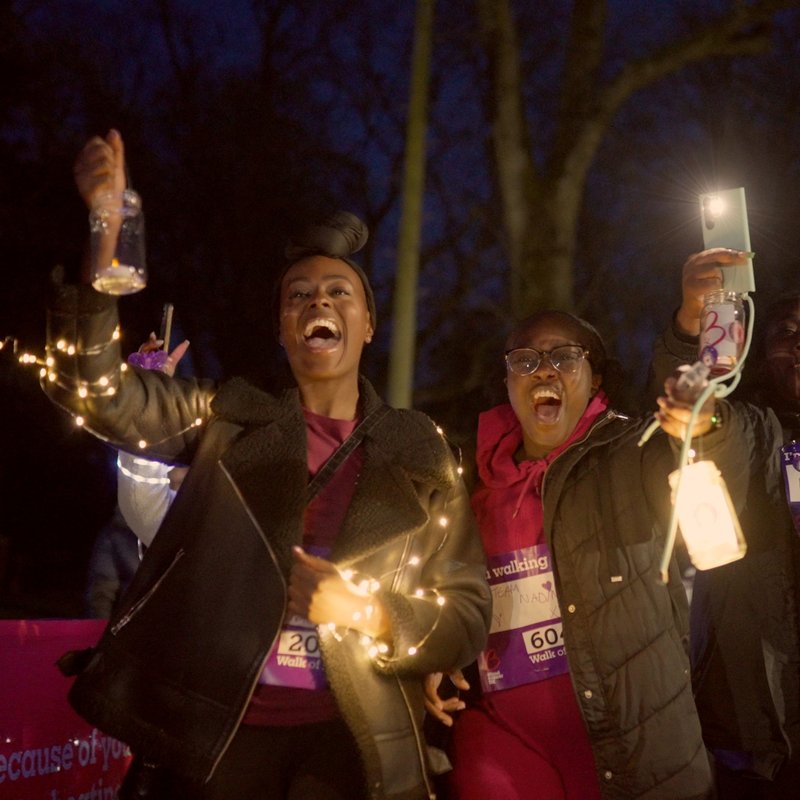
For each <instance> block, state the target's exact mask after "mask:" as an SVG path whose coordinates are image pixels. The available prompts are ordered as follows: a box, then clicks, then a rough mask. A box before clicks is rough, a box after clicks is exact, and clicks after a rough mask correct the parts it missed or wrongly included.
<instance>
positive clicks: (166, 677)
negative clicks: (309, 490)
mask: <svg viewBox="0 0 800 800" xmlns="http://www.w3.org/2000/svg"><path fill="white" fill-rule="evenodd" d="M116 326H117V318H116V304H115V303H114V302H113V301H112V300H110V299H109V298H106V297H103V296H100V295H98V294H96V293H93V292H88V290H84V289H81V290H80V291H79V292H76V291H75V290H74V289H72V288H67V289H65V290H64V291H63V292H62V294H61V295H60V297H59V298H58V299H57V301H56V302H55V304H54V305H53V306H52V308H51V310H50V313H49V330H48V342H49V348H50V352H51V354H53V355H54V357H55V364H54V365H53V374H54V375H55V376H56V379H55V380H53V381H48V380H45V381H44V382H43V383H44V387H45V389H46V391H48V393H49V394H50V396H51V398H52V399H53V400H55V401H56V402H58V403H59V404H61V405H63V406H65V407H67V408H68V409H69V410H70V411H72V412H73V413H79V414H81V415H83V416H84V418H85V420H86V425H87V427H88V428H89V429H90V430H92V431H93V432H95V433H96V434H98V435H100V436H102V437H104V438H106V439H109V440H110V441H111V442H112V443H113V444H115V445H117V446H121V447H123V448H126V449H131V450H136V448H137V442H139V441H140V440H142V439H144V440H146V441H148V442H151V443H152V444H151V445H149V446H148V447H147V448H146V449H145V451H144V453H145V455H147V456H148V457H151V458H152V457H156V458H160V459H163V460H167V461H169V460H180V461H184V462H186V463H190V464H191V467H190V470H189V472H188V474H187V476H186V478H185V480H184V483H183V485H182V487H181V490H180V491H179V493H178V495H177V497H176V498H175V501H174V503H173V504H172V506H171V507H170V509H169V511H168V512H167V515H166V517H165V519H164V522H163V524H162V526H161V528H160V530H159V534H158V536H157V537H156V538H155V540H154V542H153V544H152V546H151V547H150V548H149V549H148V551H147V554H146V556H145V558H144V560H143V561H142V564H141V566H140V568H139V571H138V572H137V574H136V576H135V578H134V580H133V583H132V584H131V586H130V588H129V590H128V592H127V593H126V595H125V597H124V598H123V602H122V603H121V606H120V609H119V611H118V612H117V613H116V614H115V616H114V617H113V618H112V619H111V620H110V623H109V626H108V628H107V630H106V632H105V634H104V636H103V638H102V639H101V641H100V642H99V644H98V646H97V648H96V649H95V651H94V653H93V655H92V657H91V659H90V660H89V662H88V664H87V665H85V667H84V668H83V669H82V670H81V672H80V674H79V675H78V677H77V679H76V681H75V683H74V685H73V687H72V689H71V691H70V701H71V703H72V704H73V706H74V707H75V709H76V710H77V711H78V712H79V713H80V714H81V715H82V716H84V717H85V718H86V719H88V720H89V721H91V722H92V724H94V725H97V726H98V727H99V728H101V729H102V730H104V731H106V732H107V733H109V734H111V735H113V736H115V737H117V738H119V739H121V740H122V741H124V742H126V743H128V744H129V745H130V746H131V747H132V748H133V750H134V751H135V752H137V753H139V754H140V755H142V756H144V757H146V758H150V759H154V760H156V761H158V762H160V763H163V764H164V765H166V766H168V767H170V768H172V769H174V770H176V771H177V772H180V773H182V774H184V775H186V776H188V777H190V778H194V779H199V780H203V779H205V778H207V777H208V776H210V775H211V774H212V772H213V770H214V768H215V765H216V764H217V763H218V761H219V759H220V758H221V756H222V754H223V753H224V751H225V749H226V747H227V745H228V743H229V742H230V740H231V738H232V737H233V735H234V733H235V731H236V728H237V726H238V724H239V722H240V720H241V718H242V716H243V714H244V711H245V709H246V707H247V704H248V701H249V699H250V696H251V694H252V692H253V689H254V687H255V685H256V682H257V680H258V676H259V674H260V672H261V668H262V665H263V662H264V660H265V658H266V655H267V653H268V651H269V649H270V647H271V645H272V643H273V641H274V640H275V637H276V636H277V633H278V631H279V629H280V624H281V621H282V618H283V614H284V609H285V604H286V585H287V578H288V573H289V569H290V565H291V548H292V546H293V545H295V544H299V543H300V542H301V539H302V534H303V514H304V509H305V504H306V498H305V490H306V483H307V474H308V472H307V465H306V441H305V425H304V421H303V416H302V409H301V406H300V401H299V395H298V392H297V390H291V391H288V392H287V393H286V394H284V395H283V396H280V397H274V396H272V395H270V394H267V393H265V392H262V391H260V390H258V389H256V388H254V387H253V386H251V385H249V384H247V383H245V382H244V381H241V380H233V381H230V382H228V383H226V384H224V385H223V386H222V387H221V388H220V389H219V390H218V391H217V392H216V393H214V389H213V387H212V386H210V385H201V384H198V383H197V382H193V381H180V380H174V379H170V378H168V377H167V376H164V375H162V374H160V373H153V372H147V371H140V370H137V369H130V368H129V369H128V370H127V371H125V372H124V373H122V374H121V375H120V373H119V371H118V365H119V351H118V345H117V343H116V340H115V339H114V337H113V331H114V330H115V328H116ZM59 340H63V341H66V342H73V343H76V345H77V350H78V353H77V355H69V354H68V353H67V351H66V350H65V349H63V348H62V349H59V348H58V346H57V342H58V341H59ZM103 375H105V376H107V377H109V379H110V386H111V387H112V390H113V394H110V395H108V396H106V397H103V398H99V399H98V398H94V399H91V398H86V399H80V398H79V397H78V395H77V394H76V392H75V391H74V390H75V388H76V386H78V385H79V384H80V383H81V382H83V383H84V384H85V383H86V382H89V383H92V382H96V381H98V380H99V378H100V377H101V376H103ZM94 385H95V386H97V385H99V384H97V383H95V384H94ZM360 392H361V404H362V413H363V414H364V415H366V414H369V413H370V411H372V410H373V409H374V408H376V407H378V406H380V405H382V401H381V400H380V399H379V398H378V397H377V395H376V394H375V392H374V391H373V389H372V388H371V386H370V385H369V384H368V383H367V382H366V381H362V382H361V384H360ZM198 423H200V424H198ZM362 447H363V450H364V461H363V466H362V470H361V473H360V476H359V482H358V485H357V487H356V490H355V494H354V496H353V499H352V502H351V505H350V508H349V511H348V514H347V517H346V519H345V521H344V524H343V528H342V530H341V531H340V533H339V535H338V538H337V540H336V542H335V545H334V548H333V551H332V553H331V559H332V560H333V561H334V562H335V563H336V564H337V565H339V566H341V567H349V568H352V569H353V570H355V571H356V572H358V573H361V574H365V575H369V576H372V577H376V578H378V579H379V580H380V582H381V589H380V590H379V596H380V598H381V600H382V601H383V603H384V604H385V606H386V608H387V610H388V612H389V614H390V616H391V620H392V628H393V634H394V655H392V654H390V656H389V657H384V658H380V659H376V658H371V657H370V656H369V655H368V653H367V651H366V649H365V646H364V645H363V644H362V643H361V641H360V638H361V637H360V636H359V635H358V634H357V633H354V632H347V633H345V634H344V635H341V636H339V637H336V636H334V635H333V634H332V633H331V632H329V631H328V630H327V629H324V628H320V630H319V635H320V644H321V651H322V656H323V661H324V664H325V670H326V673H327V676H328V681H329V683H330V686H331V688H332V690H333V693H334V696H335V698H336V700H337V703H338V705H339V708H340V711H341V713H342V716H343V718H344V719H345V721H346V722H347V724H348V725H349V727H350V729H351V731H352V732H353V735H354V737H355V739H356V741H357V743H358V745H359V748H360V751H361V754H362V758H363V763H364V770H365V776H366V785H367V787H368V789H369V792H370V796H371V797H373V798H391V799H392V800H416V799H417V798H424V797H431V796H433V792H432V789H431V788H430V781H429V779H428V777H427V774H426V773H427V769H428V764H427V753H426V747H425V743H424V741H423V739H422V735H421V723H422V717H423V711H424V706H423V695H422V684H421V679H422V677H423V676H424V675H426V674H427V673H429V672H434V671H441V670H449V669H451V668H455V667H458V666H463V665H465V664H467V663H468V662H470V661H471V660H472V659H474V658H475V656H476V655H477V653H478V652H479V650H480V649H481V647H482V646H483V645H484V643H485V639H486V635H487V631H488V624H489V614H490V608H491V597H490V593H489V590H488V587H487V585H486V582H485V577H484V570H485V566H484V557H483V551H482V547H481V544H480V540H479V537H478V534H477V531H476V528H475V522H474V518H473V517H472V512H471V510H470V508H469V502H468V498H467V495H466V491H465V489H464V486H463V484H462V482H461V479H460V477H459V476H458V474H457V470H456V463H455V461H454V459H453V457H452V454H451V452H450V449H449V447H448V446H447V444H446V442H445V440H444V438H443V437H442V436H441V435H440V433H438V432H437V430H436V428H435V426H434V424H433V423H432V422H431V421H430V420H429V419H428V418H427V417H426V416H424V415H423V414H420V413H418V412H414V411H404V410H396V409H390V410H389V412H388V413H387V414H385V415H384V416H383V417H382V418H381V419H380V421H379V422H378V423H377V424H376V425H375V426H374V428H373V429H372V430H371V431H370V432H369V433H368V434H367V436H366V438H365V439H364V441H363V443H362ZM139 452H142V451H141V450H139ZM443 519H446V520H447V523H446V525H445V524H442V521H443ZM412 555H413V556H416V557H417V559H418V562H417V561H416V560H411V559H410V557H411V556H412ZM418 588H422V589H435V590H436V592H437V593H438V594H439V595H441V596H442V597H444V598H445V603H444V605H439V604H438V603H437V602H436V596H435V595H434V594H433V593H430V592H428V593H426V594H425V595H424V596H423V597H417V596H415V590H417V589H418ZM420 642H423V644H421V645H420V646H419V647H418V649H417V650H416V652H413V654H411V655H409V654H408V650H409V648H410V647H412V646H414V645H418V644H419V643H420Z"/></svg>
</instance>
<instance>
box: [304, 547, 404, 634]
mask: <svg viewBox="0 0 800 800" xmlns="http://www.w3.org/2000/svg"><path fill="white" fill-rule="evenodd" d="M292 553H293V555H294V559H295V563H294V566H293V567H292V571H291V574H290V576H289V605H288V610H289V613H290V614H297V615H299V616H301V617H305V618H306V619H307V620H309V622H313V623H314V624H315V625H327V624H329V623H333V624H334V625H336V626H337V627H342V628H355V629H356V630H359V631H362V632H363V633H366V634H367V635H369V636H373V637H380V638H382V639H387V638H389V636H390V634H391V625H390V622H389V616H388V614H386V612H385V610H384V608H383V605H382V604H381V602H380V601H379V600H378V599H377V598H375V597H374V596H373V595H371V594H369V593H367V592H364V591H363V590H361V589H359V587H357V586H356V585H355V584H353V583H352V582H351V581H348V580H345V579H344V578H343V577H342V575H341V573H340V572H339V570H338V569H337V567H336V565H335V564H333V563H332V562H330V561H327V560H326V559H324V558H319V557H318V556H312V555H311V554H309V553H306V552H305V551H304V550H303V549H302V548H300V547H294V548H293V549H292Z"/></svg>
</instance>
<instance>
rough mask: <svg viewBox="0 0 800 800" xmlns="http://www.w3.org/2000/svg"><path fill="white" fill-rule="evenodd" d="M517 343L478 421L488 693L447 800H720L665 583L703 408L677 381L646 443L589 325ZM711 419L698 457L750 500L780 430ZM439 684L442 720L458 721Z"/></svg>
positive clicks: (536, 329) (550, 323)
mask: <svg viewBox="0 0 800 800" xmlns="http://www.w3.org/2000/svg"><path fill="white" fill-rule="evenodd" d="M506 347H507V351H506V354H505V360H506V367H507V377H506V384H507V391H508V400H509V402H508V404H504V405H500V406H497V407H495V408H493V409H491V410H489V411H487V412H485V413H484V414H482V415H481V417H480V421H479V426H478V446H477V462H478V474H479V478H480V484H479V486H478V488H477V489H476V491H475V492H474V494H473V498H472V503H473V508H474V510H475V512H476V516H477V518H478V523H479V527H480V530H481V536H482V538H483V543H484V548H485V550H486V553H487V562H488V574H489V576H490V583H491V585H492V590H493V594H494V608H493V615H492V616H493V620H492V628H491V632H490V637H489V642H488V644H487V647H486V648H485V649H484V650H483V652H482V653H481V655H480V656H479V658H478V670H479V676H480V686H481V696H480V698H479V699H478V700H477V701H473V702H469V701H468V702H467V707H466V709H465V710H464V711H462V712H461V713H460V716H459V717H458V719H457V720H456V722H455V725H454V727H453V732H452V743H451V748H450V751H451V757H452V761H453V767H454V769H453V771H452V773H450V790H451V797H452V798H453V800H478V798H486V797H502V798H504V800H514V799H515V798H520V799H521V798H529V797H532V796H536V797H542V798H547V800H562V799H568V800H592V798H607V799H608V800H611V798H623V797H624V798H645V797H646V798H650V799H651V800H655V799H656V798H660V799H661V800H688V799H689V798H705V797H708V796H709V794H710V791H711V772H710V767H709V761H708V757H707V755H706V752H705V748H704V746H703V741H702V737H701V731H700V723H699V720H698V716H697V711H696V709H695V705H694V701H693V698H692V689H691V684H690V679H689V654H688V647H687V645H688V642H687V638H688V637H687V634H688V608H687V601H686V596H685V592H684V588H683V584H682V582H681V580H680V575H679V572H678V569H677V566H676V564H675V561H674V559H673V560H672V562H671V564H670V569H669V581H668V583H667V584H666V585H665V584H664V583H663V582H662V579H661V576H660V573H659V565H660V560H661V557H662V552H663V548H664V544H665V534H666V530H667V524H668V520H669V514H670V505H669V502H670V500H669V485H668V475H669V473H670V472H671V471H672V470H674V468H675V466H676V460H677V459H676V450H677V447H678V442H677V439H675V437H679V438H681V437H683V435H684V432H685V427H686V423H687V421H688V418H689V412H690V403H689V401H690V400H691V399H693V398H689V397H686V396H683V395H681V394H680V392H678V391H677V389H676V382H675V379H674V378H670V379H669V380H668V381H667V382H666V384H665V390H666V394H665V396H663V397H661V398H659V402H658V406H659V411H658V413H657V418H658V420H659V421H660V423H661V428H662V429H663V431H660V432H657V433H656V434H655V435H653V436H652V437H651V438H650V439H649V441H647V443H646V444H645V445H644V446H641V447H640V446H639V444H638V443H639V440H640V438H641V436H642V432H643V430H644V429H645V428H646V427H647V425H648V423H649V421H650V420H644V419H643V420H634V419H631V418H628V417H625V416H623V415H621V414H619V413H618V412H616V411H615V410H614V406H613V398H614V396H615V394H616V389H618V388H619V385H620V384H619V379H620V377H621V376H620V374H619V370H618V367H617V365H616V363H615V362H614V361H612V360H611V359H609V358H608V357H607V355H606V350H605V347H604V345H603V342H602V339H601V337H600V336H599V334H598V332H597V331H596V330H595V329H594V328H593V327H592V326H591V325H590V324H589V323H587V322H586V321H584V320H582V319H580V318H578V317H575V316H573V315H571V314H567V313H563V312H559V311H542V312H539V313H536V314H534V315H533V316H531V317H529V318H528V319H526V320H523V321H522V322H520V323H519V324H517V325H516V326H515V328H514V329H513V331H512V332H511V334H510V336H509V337H508V340H507V343H506ZM713 410H714V409H713V403H712V404H710V405H708V406H706V407H705V408H704V409H703V411H702V413H701V414H700V416H699V418H698V421H697V427H696V429H695V430H694V435H695V436H697V437H699V438H698V439H697V442H696V443H700V442H701V443H702V447H703V449H704V452H705V453H708V454H709V455H710V456H713V457H714V459H715V461H716V463H717V464H718V465H719V466H720V467H721V468H722V469H723V472H724V473H725V475H726V479H727V481H728V485H729V486H730V487H732V489H733V491H734V492H737V493H741V492H744V491H746V487H747V483H748V480H749V465H748V463H747V459H746V458H744V457H743V453H742V450H741V444H742V442H743V441H744V439H745V436H746V433H747V432H748V431H749V430H750V428H751V427H759V426H760V427H759V429H760V430H761V429H763V432H764V433H768V432H769V431H768V425H767V424H766V422H765V421H763V420H752V419H750V418H746V417H741V416H739V415H737V414H735V413H733V412H732V410H731V409H730V407H729V406H727V404H722V407H721V410H720V415H721V419H722V424H721V425H719V426H717V425H716V424H715V423H714V422H713V421H712V411H713ZM666 434H669V435H666ZM701 435H702V436H701ZM672 439H675V441H674V442H672V443H671V440H672ZM457 677H458V676H457ZM433 688H434V687H433V685H429V686H428V695H429V697H428V699H429V708H431V710H432V711H433V713H437V706H438V714H439V716H440V717H444V716H449V713H450V711H449V708H448V707H446V706H445V705H444V702H443V701H441V700H439V699H438V698H437V697H436V695H435V693H434V691H433ZM451 702H452V701H451ZM462 702H463V701H462Z"/></svg>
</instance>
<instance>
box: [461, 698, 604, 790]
mask: <svg viewBox="0 0 800 800" xmlns="http://www.w3.org/2000/svg"><path fill="white" fill-rule="evenodd" d="M530 728H531V729H535V728H536V720H535V719H531V720H530ZM521 733H522V734H523V735H520V734H521ZM538 734H539V737H540V738H542V739H546V738H548V737H547V736H546V734H544V733H543V732H542V731H538ZM526 738H528V737H525V736H524V728H523V729H522V730H520V731H516V732H512V731H511V730H509V729H508V728H507V727H505V726H504V725H502V724H499V723H498V722H497V721H496V720H494V719H492V718H491V717H490V716H489V715H488V714H487V713H486V712H485V711H484V710H483V709H482V708H480V707H478V708H470V709H467V710H466V711H462V712H461V715H460V716H459V718H458V720H457V721H456V724H455V728H454V730H453V740H452V745H451V753H450V756H451V759H452V761H453V767H454V769H453V771H452V772H450V773H449V775H448V778H449V781H448V785H449V796H450V798H451V800H486V798H487V797H502V798H503V800H530V798H536V800H600V790H599V787H598V784H597V777H596V776H595V768H594V759H593V757H592V753H591V749H590V748H589V745H588V741H586V738H585V737H582V738H581V737H578V740H576V739H574V738H573V739H572V740H571V741H564V740H562V741H560V742H559V741H557V740H556V741H552V740H550V741H548V745H549V747H548V749H549V750H550V752H549V753H547V754H544V753H542V752H541V750H540V749H539V748H536V746H535V742H534V741H532V737H531V738H530V739H528V740H527V741H526Z"/></svg>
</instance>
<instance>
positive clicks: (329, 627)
mask: <svg viewBox="0 0 800 800" xmlns="http://www.w3.org/2000/svg"><path fill="white" fill-rule="evenodd" d="M120 336H121V334H120V329H119V326H117V327H116V328H115V329H114V331H113V333H112V335H111V339H110V340H109V341H106V342H102V343H100V344H97V345H93V346H92V347H89V348H86V349H84V350H79V349H78V348H77V346H76V345H75V344H74V343H71V342H68V341H67V340H66V339H63V338H62V339H59V340H58V341H57V342H56V344H55V349H56V350H57V351H58V352H59V353H61V354H63V355H65V356H67V357H70V358H76V357H78V356H94V355H99V354H101V353H103V352H105V351H106V350H107V349H108V348H109V347H110V346H111V345H112V344H114V343H115V342H116V341H118V340H119V339H120ZM9 341H12V342H13V345H14V351H15V352H16V340H15V339H14V340H12V339H10V337H9V338H7V339H6V340H5V341H3V342H0V349H3V348H4V347H7V346H8V344H7V343H8V342H9ZM19 363H20V364H22V365H26V366H27V365H38V366H40V367H41V369H40V371H39V376H40V378H41V379H42V380H44V379H45V378H46V379H47V380H48V381H49V382H51V383H55V384H56V385H57V386H58V387H59V388H61V389H64V390H65V391H67V392H74V393H75V394H76V395H77V397H78V398H79V399H80V400H85V399H87V398H90V397H110V396H113V395H114V394H115V393H116V388H115V386H114V380H115V377H116V370H117V369H118V370H119V372H121V373H122V372H125V371H127V370H128V365H127V364H126V363H125V362H124V361H123V362H122V363H119V364H117V365H116V366H115V368H114V369H112V370H111V371H110V372H108V373H106V374H105V375H102V376H100V377H99V378H97V379H96V380H94V381H85V380H76V379H74V378H72V377H70V376H69V375H65V374H64V373H63V372H61V371H60V370H59V369H58V367H57V362H56V359H55V358H54V357H53V356H52V355H50V354H48V355H47V356H46V358H44V359H42V358H39V357H37V356H35V355H33V354H31V353H23V354H22V355H20V356H19ZM66 410H67V411H68V412H69V413H70V414H71V415H72V417H73V419H74V421H75V424H76V425H77V426H78V427H80V428H82V429H84V430H86V431H88V432H90V433H91V434H92V435H93V436H95V437H96V438H98V439H100V440H101V441H104V442H109V443H112V444H113V442H112V441H111V440H110V439H109V438H108V437H106V436H104V435H102V434H101V433H99V432H98V431H96V430H94V429H93V428H92V427H90V426H89V425H87V424H86V419H85V417H84V416H83V415H81V414H78V413H77V412H75V411H73V410H71V409H69V408H67V409H66ZM202 424H203V420H202V419H201V418H197V419H195V420H194V422H192V423H191V424H190V425H187V426H186V427H185V428H183V429H182V430H180V431H178V432H177V433H175V434H173V435H171V436H166V437H164V438H163V439H160V440H158V441H155V442H149V441H147V440H145V439H140V440H139V442H138V443H137V446H138V447H139V448H140V449H141V450H145V449H147V448H148V447H154V446H157V445H159V444H163V443H164V442H166V441H168V440H170V439H173V438H176V437H178V436H181V435H183V434H184V433H186V432H188V431H189V430H191V429H192V428H195V427H200V426H201V425H202ZM434 427H435V429H436V432H437V433H438V434H439V435H440V436H442V437H443V438H445V439H446V436H445V433H444V430H443V429H442V427H441V426H439V425H435V426H434ZM450 444H451V443H450ZM451 447H453V445H452V444H451ZM455 450H456V451H457V453H458V463H457V466H456V474H457V475H459V476H461V475H463V474H464V469H463V466H462V463H461V459H462V455H461V448H459V447H455ZM117 464H118V467H119V469H120V471H121V472H122V473H123V474H124V475H126V476H127V477H129V478H132V479H133V480H135V481H139V482H143V483H158V484H163V483H168V482H169V479H168V478H165V477H159V478H148V477H144V476H141V475H136V474H134V473H132V472H131V471H130V470H128V469H127V468H125V467H124V466H123V465H122V464H120V463H119V461H118V462H117ZM438 524H439V526H440V527H441V528H442V529H443V531H445V533H444V537H443V539H442V542H441V543H440V544H439V547H441V546H442V545H443V544H444V541H446V538H447V533H446V529H447V527H448V524H449V518H448V517H447V516H445V515H442V516H440V517H439V519H438ZM419 563H420V558H419V556H417V555H411V556H410V557H409V558H408V560H407V561H406V564H401V565H400V566H398V567H397V568H396V569H395V570H392V571H391V572H389V573H386V575H384V576H382V580H387V579H388V578H391V577H392V576H394V575H395V574H396V573H397V572H399V571H400V570H402V569H403V568H404V567H405V566H406V565H408V566H418V565H419ZM340 575H341V576H342V578H343V579H344V580H346V581H348V582H350V583H351V584H352V586H353V589H354V590H355V592H356V593H358V594H361V595H363V596H364V597H365V599H366V605H365V606H364V610H363V611H356V612H354V613H353V622H360V621H361V620H362V619H366V620H370V619H371V618H372V617H373V616H374V614H375V607H376V606H375V597H374V595H375V594H376V593H377V592H378V591H379V590H380V588H381V579H376V578H373V577H369V576H366V577H361V578H360V579H358V580H355V573H354V571H353V570H352V569H342V570H340ZM429 595H432V596H433V597H434V598H435V601H434V602H435V605H436V607H437V614H436V617H435V619H434V620H433V622H432V623H431V625H430V627H429V629H428V631H427V632H426V633H425V635H424V636H423V637H422V638H421V639H420V640H419V641H418V642H416V643H415V644H413V645H410V646H408V647H407V648H406V651H405V654H404V656H413V655H416V654H417V653H418V652H419V650H420V648H422V647H423V646H424V645H425V643H426V642H427V641H428V640H429V638H430V637H431V636H432V635H433V633H434V631H435V630H436V629H437V627H438V625H439V621H440V619H441V615H442V609H443V608H444V606H445V603H446V599H445V597H444V596H443V595H441V594H440V592H439V591H438V590H437V589H436V588H423V587H419V588H417V589H416V590H414V592H413V593H412V596H413V597H415V598H417V599H424V598H425V597H426V596H429ZM320 628H322V629H323V630H325V631H327V632H328V633H329V634H330V635H331V636H333V637H334V638H335V639H336V640H337V641H342V639H343V635H342V633H341V632H340V631H339V626H337V625H336V623H334V622H329V623H327V624H326V625H323V626H320ZM349 630H350V629H349V628H345V629H344V633H345V634H346V633H347V632H348V631H349ZM359 641H360V642H361V644H362V646H363V647H364V648H365V651H366V653H367V655H368V656H369V658H371V659H374V660H378V659H379V660H380V661H381V662H382V663H384V664H388V663H391V662H393V661H397V660H399V659H400V658H401V657H403V656H392V655H391V647H390V645H389V644H388V643H387V642H385V641H382V640H381V639H379V638H377V637H372V636H370V635H368V634H364V633H362V634H361V636H360V639H359Z"/></svg>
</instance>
